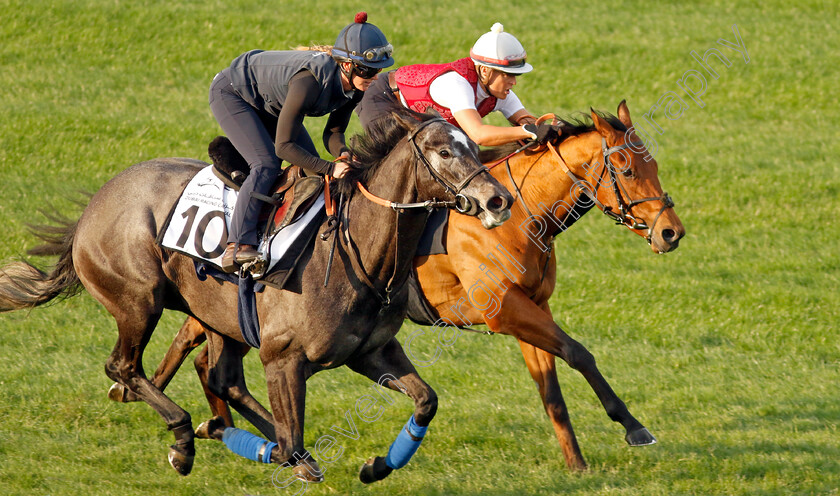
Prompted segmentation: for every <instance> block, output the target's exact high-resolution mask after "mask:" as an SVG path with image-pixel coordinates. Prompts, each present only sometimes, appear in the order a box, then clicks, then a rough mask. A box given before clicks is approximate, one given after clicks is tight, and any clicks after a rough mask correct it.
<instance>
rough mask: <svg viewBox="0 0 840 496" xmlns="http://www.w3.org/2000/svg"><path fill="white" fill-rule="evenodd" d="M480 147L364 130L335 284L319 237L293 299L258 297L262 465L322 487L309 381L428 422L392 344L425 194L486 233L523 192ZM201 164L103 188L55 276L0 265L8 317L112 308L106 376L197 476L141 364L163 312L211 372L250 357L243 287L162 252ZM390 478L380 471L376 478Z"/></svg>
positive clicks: (140, 167) (422, 390)
mask: <svg viewBox="0 0 840 496" xmlns="http://www.w3.org/2000/svg"><path fill="white" fill-rule="evenodd" d="M477 152H478V147H477V146H476V145H475V144H474V143H472V142H471V141H470V140H469V139H468V138H467V136H466V135H465V134H464V133H463V132H462V131H461V130H459V129H458V128H456V127H455V126H452V125H451V124H449V123H447V122H445V121H444V120H442V119H433V118H431V117H430V116H423V115H420V114H417V115H415V114H413V113H411V114H406V115H402V116H396V115H395V120H394V121H393V122H392V125H391V126H390V128H388V129H386V128H383V129H381V130H380V131H379V132H378V133H373V135H372V136H369V137H367V138H365V137H362V139H361V145H360V146H359V147H358V148H357V149H356V154H357V156H358V157H359V158H360V159H361V160H362V163H366V164H370V165H369V167H367V168H364V169H359V170H354V171H351V172H349V173H348V174H347V176H346V177H345V178H343V179H341V180H337V181H336V182H334V189H333V191H332V192H333V197H334V198H339V195H341V194H343V195H344V198H345V199H346V202H345V203H344V207H343V208H342V209H341V212H340V214H339V219H340V223H339V227H338V229H336V228H335V226H334V224H332V223H330V225H328V223H327V221H326V220H325V221H324V222H323V223H322V225H321V226H320V228H319V233H320V234H322V235H326V234H328V233H332V234H331V235H332V236H337V237H338V241H337V243H336V244H337V245H338V248H337V250H336V252H335V254H336V256H335V259H334V265H333V266H332V269H331V276H330V278H329V280H328V283H327V285H326V287H324V285H325V283H324V281H325V274H326V271H327V267H328V258H330V257H329V252H330V246H331V245H332V243H324V242H318V241H316V242H315V246H314V247H312V248H311V249H310V251H309V253H308V254H307V255H304V256H303V259H304V260H302V261H303V262H304V265H303V266H302V267H300V266H299V267H298V269H297V270H296V271H295V272H296V275H294V276H292V280H291V281H290V283H289V284H290V285H291V286H290V287H291V289H290V290H284V291H277V290H272V289H270V288H269V289H266V290H265V291H263V292H262V293H258V294H257V295H256V306H257V309H258V313H259V320H260V328H261V340H262V345H261V347H260V350H259V353H260V359H261V361H262V364H263V367H264V369H265V376H266V381H267V385H268V395H269V401H270V405H271V409H272V412H273V415H272V414H269V412H267V411H266V410H265V409H264V408H262V407H261V406H259V405H256V406H254V407H253V408H255V409H256V410H257V411H258V412H259V413H260V416H261V417H262V418H256V417H252V418H249V420H251V421H253V422H254V423H255V424H256V425H258V426H260V427H261V430H262V431H263V432H264V433H265V434H266V435H267V436H268V439H269V440H275V441H276V444H275V445H274V446H273V448H270V453H264V454H263V456H265V457H264V458H263V459H262V461H265V462H271V463H277V464H280V465H284V466H293V467H294V471H295V474H297V476H298V477H300V478H302V479H304V480H310V481H320V480H322V478H321V477H320V475H319V474H320V473H321V471H320V469H319V468H318V466H317V462H315V460H314V458H313V457H312V456H311V455H310V454H309V453H308V452H307V451H306V449H305V447H304V444H303V428H304V404H305V397H306V380H307V379H308V378H309V377H310V376H312V375H313V374H314V373H316V372H319V371H321V370H325V369H329V368H334V367H338V366H339V365H343V364H346V365H347V366H348V367H350V368H351V369H352V370H354V371H355V372H357V373H359V374H362V375H364V376H366V377H368V378H370V379H372V380H374V381H377V382H379V383H380V385H384V386H387V387H389V388H391V389H394V390H397V391H401V392H404V393H405V394H407V395H408V396H409V397H411V398H412V399H413V400H414V415H413V417H412V419H411V420H412V421H414V422H416V425H418V426H420V427H423V428H424V429H425V427H424V426H428V424H429V422H430V421H431V420H432V418H433V417H434V415H435V412H436V409H437V396H436V394H435V392H434V390H433V389H432V388H431V387H430V386H429V385H428V384H426V383H425V382H424V381H423V380H422V379H421V378H420V376H419V375H418V373H417V371H416V370H415V368H414V367H413V366H412V364H411V362H410V361H409V360H408V358H407V357H406V355H405V353H404V351H403V350H402V347H401V346H400V344H399V342H398V341H397V340H396V339H395V337H394V336H395V334H396V333H397V331H398V330H399V328H400V326H401V325H402V322H403V319H404V315H405V304H406V300H407V289H406V287H405V285H404V284H402V281H404V280H405V279H406V278H407V277H408V275H409V271H410V270H411V263H412V259H413V257H414V253H415V251H416V249H417V245H418V241H419V238H420V235H421V233H422V231H423V226H424V225H425V222H426V219H427V213H428V210H427V209H426V208H414V207H417V206H421V207H425V204H424V200H429V201H435V202H438V203H439V202H440V201H441V200H442V201H443V203H444V204H445V205H446V206H448V207H454V206H456V205H457V206H462V207H464V209H465V210H468V212H469V213H470V214H471V215H475V216H477V217H478V218H480V222H481V223H482V224H483V225H484V226H485V227H486V228H488V229H489V228H492V227H495V226H497V225H499V224H501V223H502V222H504V220H506V219H507V218H508V217H509V216H510V210H509V208H510V206H511V204H512V203H513V198H512V196H511V195H510V193H509V192H508V191H507V190H505V189H504V188H503V187H502V186H501V185H500V184H499V182H498V181H497V180H496V179H494V178H493V177H492V176H491V175H490V174H488V173H486V172H487V169H486V168H485V167H484V166H483V165H482V164H481V163H480V162H479V160H478V157H477ZM205 166H207V164H205V163H204V162H201V161H198V160H193V159H184V158H161V159H155V160H150V161H147V162H142V163H139V164H136V165H134V166H131V167H129V168H128V169H126V170H125V171H123V172H121V173H120V174H119V175H117V176H115V177H114V178H113V179H111V180H110V181H108V182H107V183H106V184H105V185H104V186H103V187H102V188H101V189H100V190H99V191H98V192H97V193H95V194H94V195H93V196H92V197H91V199H90V202H89V204H88V205H87V207H86V208H85V209H84V211H83V213H82V215H81V217H80V218H79V220H78V221H77V222H75V223H68V225H66V226H64V229H63V232H61V233H60V234H62V235H60V236H49V235H48V234H47V235H45V236H44V239H50V240H51V242H52V244H53V245H55V247H56V251H57V252H60V256H59V259H58V262H57V265H56V266H55V267H54V268H53V270H52V271H51V272H50V273H45V272H43V271H41V270H40V269H38V268H36V267H35V266H33V265H31V264H29V263H28V262H24V261H19V262H14V263H11V264H8V265H6V266H4V267H2V268H0V311H9V310H16V309H21V308H31V307H34V306H37V305H41V304H43V303H46V302H48V301H50V300H52V299H54V298H56V297H61V296H69V295H72V294H73V293H74V292H75V291H79V290H81V287H83V288H84V289H86V290H87V291H88V292H89V293H90V294H91V295H92V296H93V297H94V298H96V299H97V300H98V301H99V302H100V303H101V304H102V305H103V306H104V307H105V308H106V309H107V310H108V312H109V313H111V315H113V317H114V319H115V320H116V323H117V329H118V339H117V343H116V345H115V346H114V350H113V352H112V353H111V356H110V358H109V359H108V360H107V363H106V366H105V372H106V374H107V375H108V377H110V378H111V379H112V380H114V381H116V382H117V383H119V384H121V385H122V386H123V387H125V388H126V389H127V390H128V391H130V392H131V393H132V394H133V395H136V397H137V398H139V399H142V400H143V401H145V402H146V403H148V404H149V405H150V406H151V407H152V408H154V409H155V410H156V411H157V412H158V413H159V414H160V415H161V416H162V417H163V419H164V420H165V422H166V425H167V427H168V428H169V430H171V431H172V432H173V433H174V435H175V444H174V445H172V446H171V447H170V450H169V461H170V464H171V465H172V466H173V468H175V469H176V470H177V471H178V473H180V474H182V475H186V474H188V473H189V472H190V470H191V468H192V464H193V459H194V454H195V448H194V437H195V433H194V430H193V427H192V421H191V418H190V415H189V413H188V412H186V411H185V410H184V409H182V408H181V407H179V406H178V405H177V404H175V403H174V402H173V401H172V400H171V399H169V398H168V397H167V396H166V395H165V394H163V392H162V391H161V389H160V388H159V387H157V386H156V385H155V384H153V383H152V382H150V381H149V380H148V379H147V378H146V375H145V373H144V371H143V365H142V356H143V350H144V348H145V346H146V344H147V343H148V341H149V338H150V336H151V334H152V332H153V331H154V329H155V325H156V324H157V322H158V320H159V318H160V316H161V314H162V312H163V310H164V309H173V310H179V311H182V312H184V313H186V314H187V315H189V316H190V317H191V318H193V319H195V320H196V321H197V322H200V323H201V325H202V327H203V329H206V330H208V331H209V338H208V340H209V345H210V346H209V351H208V357H209V363H210V365H211V367H213V368H215V369H217V370H219V371H221V372H220V373H223V374H224V377H222V379H224V380H227V381H232V382H233V383H236V380H237V377H238V376H239V375H241V373H242V369H241V362H240V364H239V368H238V369H237V368H236V367H235V366H234V367H227V366H226V364H227V363H228V362H232V361H235V360H238V359H239V358H240V357H241V355H242V354H243V352H242V350H243V349H246V348H247V346H246V345H245V344H244V339H243V337H242V334H241V332H240V330H239V324H238V321H237V311H236V308H237V294H238V288H237V286H236V285H234V284H224V283H222V282H219V281H217V280H215V279H213V278H212V277H208V278H205V279H200V278H199V277H198V276H197V274H196V267H195V264H194V262H193V260H192V259H190V258H188V257H187V256H185V255H182V254H179V253H176V252H172V251H169V250H166V249H162V248H161V247H160V245H158V244H157V243H156V236H157V235H158V231H159V230H160V229H161V226H162V225H164V223H165V222H166V220H167V216H168V215H169V212H170V210H171V208H172V205H174V204H175V202H176V201H177V199H178V197H179V195H180V194H181V191H182V190H183V189H184V187H185V185H186V184H187V183H188V182H189V180H190V179H191V178H192V177H193V176H194V175H195V174H196V173H197V172H198V171H199V170H200V169H202V168H203V167H205ZM360 183H361V184H364V185H365V186H367V188H368V190H369V191H371V192H373V193H374V194H375V195H379V196H380V197H384V198H387V199H389V200H390V201H392V202H394V203H393V204H391V207H392V208H384V207H382V206H380V205H378V204H375V203H373V202H371V201H370V200H369V199H368V198H366V197H365V196H363V195H361V194H359V193H358V192H357V191H356V186H357V184H360ZM118 226H119V227H120V229H118ZM56 230H60V229H59V228H54V229H53V230H52V231H51V232H50V233H49V234H52V235H55V234H56ZM224 242H225V240H221V241H220V246H224ZM48 244H49V242H48ZM42 253H43V252H42ZM383 378H386V379H385V380H383ZM244 401H246V402H247V399H246V400H244ZM401 437H402V434H401ZM397 439H398V440H399V439H400V437H398V438H397ZM415 441H416V440H415ZM395 444H396V443H395ZM266 446H268V444H266V445H263V449H265V447H266ZM412 453H413V452H412ZM266 455H267V456H266ZM389 455H390V452H389ZM268 456H270V459H268ZM408 456H410V454H409V455H408ZM404 461H406V462H407V460H404ZM392 468H399V467H392ZM390 470H391V468H383V467H378V469H377V475H378V478H380V479H381V478H383V477H384V476H386V475H388V473H389V472H390Z"/></svg>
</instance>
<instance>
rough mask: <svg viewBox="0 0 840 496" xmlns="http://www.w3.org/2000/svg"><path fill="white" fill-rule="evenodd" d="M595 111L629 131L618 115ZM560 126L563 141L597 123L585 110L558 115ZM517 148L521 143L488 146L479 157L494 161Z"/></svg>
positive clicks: (585, 131) (590, 128)
mask: <svg viewBox="0 0 840 496" xmlns="http://www.w3.org/2000/svg"><path fill="white" fill-rule="evenodd" d="M595 113H596V114H598V117H600V118H602V119H604V120H605V121H607V122H608V123H609V124H610V126H612V127H613V128H615V130H616V131H622V132H624V131H627V126H625V125H624V123H623V122H621V120H619V118H618V117H616V116H614V115H612V114H610V113H607V112H602V111H600V110H595ZM557 120H559V121H560V122H559V124H558V125H559V126H560V130H561V131H562V132H561V135H560V141H561V142H562V141H563V140H565V139H566V138H568V137H570V136H578V135H581V134H584V133H588V132H591V131H594V130H595V124H593V123H592V117H591V116H590V115H589V114H586V113H584V112H579V113H576V114H573V115H569V116H566V117H558V118H557ZM517 148H519V143H517V142H513V143H510V144H507V145H503V146H497V147H493V148H487V149H484V150H481V152H480V153H479V155H478V158H479V159H480V160H481V162H482V163H487V162H492V161H494V160H499V159H501V158H502V157H506V156H507V155H510V154H511V153H513V152H514V151H515V150H516V149H517Z"/></svg>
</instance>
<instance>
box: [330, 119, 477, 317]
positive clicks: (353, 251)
mask: <svg viewBox="0 0 840 496" xmlns="http://www.w3.org/2000/svg"><path fill="white" fill-rule="evenodd" d="M433 122H445V120H444V119H441V118H435V119H430V120H428V121H424V122H423V123H421V124H420V125H419V126H417V127H416V128H414V129H413V130H412V131H411V132H410V133H409V134H408V136H407V140H408V141H410V142H411V143H412V145H413V146H414V152H415V156H416V157H418V158H419V161H420V162H422V163H423V165H425V166H426V169H427V170H428V171H429V173H430V174H431V175H432V177H433V178H434V179H435V180H436V181H437V182H438V183H440V184H441V185H443V187H444V188H446V190H447V191H449V192H450V193H452V194H454V195H455V200H454V201H444V200H437V199H431V200H426V201H423V202H414V203H398V202H394V201H390V200H386V199H384V198H380V197H378V196H376V195H374V194H373V193H371V192H370V191H368V189H367V188H366V187H365V186H364V185H363V184H362V183H361V182H357V183H356V186H357V188H358V189H359V191H360V192H361V193H362V195H363V196H364V197H365V198H367V199H368V200H369V201H370V202H372V203H374V204H375V205H379V206H382V207H386V208H390V209H392V210H394V211H395V212H396V214H397V220H396V229H395V231H394V242H393V246H394V247H395V249H396V254H395V256H394V270H393V272H392V274H391V277H390V278H389V279H388V282H387V283H386V285H385V290H384V294H383V293H380V292H379V291H378V290H377V289H376V286H375V285H374V283H373V281H371V279H370V276H368V274H367V272H366V271H365V269H364V266H363V265H362V261H361V260H362V259H361V254H360V253H359V250H358V248H357V247H356V244H355V243H354V242H353V240H352V238H351V236H350V231H349V230H344V231H343V232H344V234H345V236H344V238H345V239H344V244H345V245H346V247H347V251H348V254H349V255H350V257H349V258H350V263H351V265H352V266H353V272H354V273H355V274H356V276H357V277H358V278H359V279H360V280H361V282H363V283H364V284H365V286H367V287H368V288H370V289H371V290H372V291H373V293H374V294H375V295H376V297H377V298H378V299H379V302H380V305H381V308H380V314H382V313H383V312H384V311H385V309H387V308H388V307H389V306H390V305H391V294H392V293H393V292H394V288H399V287H401V286H402V285H403V284H404V283H405V280H403V281H399V283H396V278H397V272H398V271H399V267H400V260H399V249H398V247H399V234H400V216H401V213H402V212H401V211H403V210H415V209H424V210H425V211H426V215H427V216H428V214H429V212H431V210H432V209H433V208H455V209H457V210H458V211H459V212H462V213H465V212H468V211H469V210H471V209H472V208H473V205H472V200H470V199H468V198H467V197H466V196H464V195H462V194H461V191H462V190H463V189H464V188H465V187H467V185H468V184H469V183H470V181H472V180H473V179H474V178H475V177H476V176H478V175H479V174H481V173H484V172H488V173H489V170H488V169H487V167H484V166H482V167H480V168H478V169H476V170H475V171H473V172H472V173H470V174H468V175H467V177H466V178H464V179H463V180H462V181H461V182H460V184H457V185H454V184H452V183H451V182H449V181H448V180H447V179H446V178H444V177H443V176H441V175H440V174H439V173H438V172H437V171H436V170H435V169H434V167H432V164H431V163H429V160H428V159H427V158H426V156H425V155H424V154H423V151H422V150H420V146H419V145H418V144H417V142H416V141H415V139H414V138H415V137H416V136H417V133H418V132H419V131H420V130H422V129H423V128H425V127H426V126H428V125H429V124H431V123H433ZM414 183H415V189H416V184H417V162H415V167H414ZM339 208H340V207H339ZM338 222H340V219H339V220H338ZM325 234H327V233H325ZM322 239H323V238H322ZM330 258H332V257H330ZM327 275H328V276H329V268H328V272H327ZM407 277H408V274H406V278H407ZM324 285H325V286H326V280H325V283H324Z"/></svg>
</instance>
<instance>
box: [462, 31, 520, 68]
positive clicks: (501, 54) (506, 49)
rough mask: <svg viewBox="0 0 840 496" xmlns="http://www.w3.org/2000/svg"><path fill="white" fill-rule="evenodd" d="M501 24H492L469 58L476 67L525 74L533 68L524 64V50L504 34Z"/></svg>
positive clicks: (513, 39) (477, 42) (517, 41)
mask: <svg viewBox="0 0 840 496" xmlns="http://www.w3.org/2000/svg"><path fill="white" fill-rule="evenodd" d="M504 31H505V28H504V26H502V25H501V23H498V22H497V23H496V24H493V27H492V28H490V32H489V33H484V34H483V35H481V38H479V39H478V41H476V42H475V45H473V47H472V50H470V58H471V59H472V60H473V62H475V63H476V64H478V65H483V66H485V67H490V68H492V69H498V70H500V71H502V72H507V73H509V74H525V73H526V72H531V70H532V69H533V67H532V66H531V64H529V63H527V62H525V57H526V56H527V54H526V53H525V48H523V47H522V44H521V43H519V40H517V39H516V38H515V37H514V36H513V35H512V34H509V33H505V32H504Z"/></svg>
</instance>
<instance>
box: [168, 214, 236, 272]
mask: <svg viewBox="0 0 840 496" xmlns="http://www.w3.org/2000/svg"><path fill="white" fill-rule="evenodd" d="M197 213H198V205H193V206H192V207H190V208H188V209H187V210H186V211H184V213H183V214H181V217H183V218H185V219H187V222H186V224H184V231H183V232H182V233H181V237H180V238H178V242H177V243H175V246H177V247H178V248H183V247H184V245H186V244H187V240H188V239H189V238H190V233H191V232H192V228H193V223H194V222H195V216H196V214H197ZM217 218H218V219H221V221H222V239H220V240H219V241H218V244H217V245H216V246H215V248H213V251H210V252H208V251H206V250H205V249H204V232H205V231H206V230H207V226H208V225H209V224H210V223H211V222H212V221H213V220H214V219H217ZM227 237H228V233H227V223H226V222H225V214H224V212H222V211H221V210H211V211H210V212H207V213H206V214H204V217H202V218H201V220H200V221H199V222H198V226H197V227H196V230H195V235H194V236H193V239H194V240H195V241H194V243H193V247H194V248H195V251H196V253H198V254H199V255H200V256H202V257H204V258H207V259H213V258H216V257H218V256H220V255H221V254H222V252H224V251H225V250H224V248H223V247H224V245H225V244H227Z"/></svg>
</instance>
